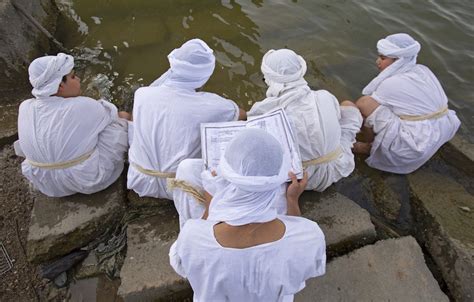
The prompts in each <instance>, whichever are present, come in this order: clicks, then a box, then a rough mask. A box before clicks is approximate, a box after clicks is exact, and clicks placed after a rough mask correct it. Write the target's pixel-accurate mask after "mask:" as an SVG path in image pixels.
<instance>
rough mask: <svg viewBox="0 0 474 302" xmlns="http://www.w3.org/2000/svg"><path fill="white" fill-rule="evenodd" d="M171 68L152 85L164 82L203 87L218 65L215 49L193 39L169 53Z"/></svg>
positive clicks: (185, 86)
mask: <svg viewBox="0 0 474 302" xmlns="http://www.w3.org/2000/svg"><path fill="white" fill-rule="evenodd" d="M168 61H169V62H170V68H169V69H168V71H167V72H165V73H164V74H163V75H162V76H161V77H160V78H159V79H158V80H156V81H155V82H153V83H152V84H151V85H150V86H161V85H163V84H167V85H171V86H178V87H183V88H189V89H196V88H200V87H202V86H203V85H204V84H205V83H206V82H207V81H208V80H209V78H210V77H211V75H212V73H213V72H214V67H215V65H216V58H215V56H214V53H213V50H212V49H211V48H209V46H208V45H207V44H206V43H205V42H204V41H202V40H200V39H192V40H189V41H187V42H186V43H184V44H183V45H182V46H181V47H180V48H176V49H174V50H173V51H172V52H171V53H170V54H169V55H168Z"/></svg>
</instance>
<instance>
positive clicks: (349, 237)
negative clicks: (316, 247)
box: [300, 192, 377, 256]
mask: <svg viewBox="0 0 474 302" xmlns="http://www.w3.org/2000/svg"><path fill="white" fill-rule="evenodd" d="M300 205H301V211H302V213H303V217H305V218H308V219H311V220H313V221H316V222H317V223H318V224H319V226H320V227H321V229H322V230H323V233H324V235H325V236H326V245H327V253H328V255H330V256H331V255H341V254H344V253H347V252H348V251H351V250H353V249H355V248H358V247H361V246H364V245H366V244H369V243H372V242H374V241H375V239H376V236H377V234H376V232H375V227H374V225H373V224H372V222H371V221H370V215H369V213H368V212H367V211H366V210H364V209H362V208H361V207H360V206H359V205H357V204H356V203H355V202H353V201H352V200H350V199H349V198H347V197H345V196H344V195H342V194H339V193H322V194H320V193H315V192H305V193H304V194H303V196H302V197H301V200H300Z"/></svg>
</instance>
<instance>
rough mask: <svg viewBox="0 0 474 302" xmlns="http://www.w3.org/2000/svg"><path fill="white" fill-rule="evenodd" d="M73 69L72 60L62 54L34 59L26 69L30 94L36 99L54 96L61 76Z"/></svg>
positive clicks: (70, 57)
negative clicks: (30, 89) (31, 87)
mask: <svg viewBox="0 0 474 302" xmlns="http://www.w3.org/2000/svg"><path fill="white" fill-rule="evenodd" d="M73 68H74V58H73V57H72V56H70V55H66V54H64V53H58V55H56V56H45V57H41V58H37V59H35V60H34V61H33V62H31V64H30V67H29V68H28V73H29V75H30V83H31V85H32V86H33V90H32V91H31V93H32V94H33V95H34V96H35V97H37V98H39V97H48V96H51V95H53V94H56V93H57V92H58V89H59V84H61V80H62V78H63V76H65V75H67V74H68V73H70V72H71V70H72V69H73Z"/></svg>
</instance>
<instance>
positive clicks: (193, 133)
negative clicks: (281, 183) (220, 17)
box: [127, 39, 239, 199]
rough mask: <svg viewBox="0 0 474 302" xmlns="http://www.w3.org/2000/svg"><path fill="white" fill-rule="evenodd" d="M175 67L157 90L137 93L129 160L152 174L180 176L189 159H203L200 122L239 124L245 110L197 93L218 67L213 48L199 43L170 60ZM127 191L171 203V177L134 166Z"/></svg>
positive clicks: (185, 47) (153, 87)
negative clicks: (168, 186)
mask: <svg viewBox="0 0 474 302" xmlns="http://www.w3.org/2000/svg"><path fill="white" fill-rule="evenodd" d="M168 59H169V61H170V69H169V70H168V71H167V72H166V73H165V74H164V75H162V76H161V77H160V78H159V79H158V80H156V81H155V82H154V83H153V84H152V85H151V86H149V87H143V88H140V89H138V90H137V91H136V92H135V100H134V104H133V120H134V121H133V139H132V142H131V146H130V150H129V160H130V162H132V163H135V164H137V165H139V166H140V167H142V168H144V169H148V170H154V171H160V172H176V169H177V167H178V164H179V163H180V162H181V161H182V160H184V159H186V158H200V157H201V137H200V124H201V123H211V122H228V121H232V120H237V119H238V117H239V108H238V107H237V105H236V104H235V103H234V102H232V101H231V100H228V99H225V98H222V97H220V96H218V95H216V94H213V93H207V92H196V91H195V89H197V88H200V87H201V86H202V85H204V84H205V83H206V81H207V80H208V79H209V77H210V75H211V74H212V72H213V70H214V66H215V57H214V54H213V51H212V49H210V48H209V47H208V46H207V45H206V43H204V42H203V41H201V40H198V39H193V40H190V41H188V42H186V43H184V44H183V45H182V46H181V47H180V48H178V49H175V50H173V51H172V52H171V53H170V55H169V56H168ZM127 187H128V188H129V189H132V190H134V191H135V192H137V193H138V195H140V196H151V197H157V198H167V199H171V198H172V195H171V193H169V192H167V190H166V179H165V178H159V177H154V176H149V175H145V174H143V173H141V172H139V171H137V170H136V169H135V168H134V167H133V166H132V165H131V166H130V168H129V170H128V180H127Z"/></svg>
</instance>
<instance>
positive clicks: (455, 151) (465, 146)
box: [440, 135, 474, 176]
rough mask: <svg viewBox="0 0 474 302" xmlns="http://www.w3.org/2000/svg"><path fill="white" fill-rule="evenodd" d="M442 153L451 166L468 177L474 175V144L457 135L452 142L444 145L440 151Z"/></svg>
mask: <svg viewBox="0 0 474 302" xmlns="http://www.w3.org/2000/svg"><path fill="white" fill-rule="evenodd" d="M440 153H441V156H442V157H443V158H444V159H445V160H446V161H447V162H448V163H449V164H450V165H453V166H455V167H456V168H458V169H460V170H462V171H464V172H465V173H467V174H468V175H471V176H473V175H474V144H472V143H470V142H468V141H467V140H465V139H464V138H462V137H461V136H460V135H455V136H454V137H453V139H452V140H450V141H449V142H448V143H446V144H444V146H443V147H442V148H441V149H440Z"/></svg>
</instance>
